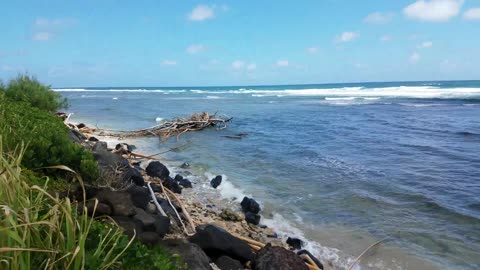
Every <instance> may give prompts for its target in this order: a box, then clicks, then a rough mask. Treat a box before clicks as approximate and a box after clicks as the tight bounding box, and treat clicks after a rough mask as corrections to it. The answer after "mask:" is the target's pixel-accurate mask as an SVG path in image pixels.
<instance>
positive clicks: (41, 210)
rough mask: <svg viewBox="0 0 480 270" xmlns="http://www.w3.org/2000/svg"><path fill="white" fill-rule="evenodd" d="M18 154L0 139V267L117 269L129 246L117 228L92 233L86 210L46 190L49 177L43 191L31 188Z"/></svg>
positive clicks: (21, 269) (93, 226) (52, 269)
mask: <svg viewBox="0 0 480 270" xmlns="http://www.w3.org/2000/svg"><path fill="white" fill-rule="evenodd" d="M0 139H1V136H0ZM22 150H23V149H21V148H19V149H17V150H16V151H15V152H13V153H9V154H7V153H6V152H4V151H3V150H2V142H1V140H0V186H1V187H2V188H1V189H0V206H1V207H0V247H1V252H0V269H12V270H30V269H50V270H56V269H58V270H60V269H61V270H63V269H73V270H77V269H78V270H80V269H109V268H119V267H121V262H120V261H119V259H120V258H121V256H122V253H123V252H124V251H125V250H126V249H128V248H129V245H130V243H131V242H129V241H127V242H126V243H124V242H123V241H125V236H124V235H123V234H122V232H121V230H120V229H119V228H118V227H116V226H110V227H109V228H108V230H100V231H98V230H92V228H95V225H94V224H96V223H95V222H94V220H93V219H90V218H88V216H87V214H86V213H87V210H86V208H83V209H80V210H79V211H77V206H76V205H75V204H72V203H71V202H70V200H69V199H68V198H65V199H59V198H57V197H54V196H52V195H50V194H49V193H48V192H47V191H46V190H47V188H48V182H49V181H48V178H46V179H45V180H46V181H45V182H44V183H43V185H42V186H41V187H40V186H37V185H33V186H31V185H29V184H28V183H27V182H26V181H25V179H24V176H23V174H22V169H21V167H20V163H21V157H22V154H23V151H22ZM127 240H128V239H127ZM93 241H94V245H92V243H93ZM117 246H121V247H122V248H121V249H119V248H117ZM89 265H92V266H94V268H90V267H88V266H89Z"/></svg>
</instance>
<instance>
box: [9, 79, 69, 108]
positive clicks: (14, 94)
mask: <svg viewBox="0 0 480 270" xmlns="http://www.w3.org/2000/svg"><path fill="white" fill-rule="evenodd" d="M1 88H2V86H1V85H0V89H1ZM3 88H4V92H5V96H6V97H7V98H9V99H10V100H12V101H23V102H27V103H28V104H30V105H31V106H33V107H36V108H39V109H41V110H45V111H48V112H56V111H57V110H59V109H63V108H67V107H68V102H67V99H66V98H63V97H62V95H60V94H59V93H56V92H54V91H53V90H51V89H50V87H49V86H46V85H44V84H42V83H40V82H39V81H38V80H37V79H36V78H35V77H33V76H28V75H18V76H17V78H15V79H13V80H11V81H10V82H9V83H8V84H7V86H5V87H3Z"/></svg>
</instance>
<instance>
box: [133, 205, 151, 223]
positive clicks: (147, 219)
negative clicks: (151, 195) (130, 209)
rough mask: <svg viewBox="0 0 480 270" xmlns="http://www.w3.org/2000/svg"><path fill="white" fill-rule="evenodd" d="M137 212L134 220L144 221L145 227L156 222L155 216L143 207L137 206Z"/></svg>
mask: <svg viewBox="0 0 480 270" xmlns="http://www.w3.org/2000/svg"><path fill="white" fill-rule="evenodd" d="M135 211H136V214H135V216H133V219H134V220H137V221H139V222H140V223H142V226H143V227H148V226H152V225H153V224H154V223H155V218H153V216H152V215H150V214H148V213H147V212H145V210H143V209H142V208H138V207H137V208H135Z"/></svg>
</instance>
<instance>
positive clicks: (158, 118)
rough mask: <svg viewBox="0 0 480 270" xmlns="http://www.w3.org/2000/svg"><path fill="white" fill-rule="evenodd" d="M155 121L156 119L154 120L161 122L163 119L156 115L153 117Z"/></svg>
mask: <svg viewBox="0 0 480 270" xmlns="http://www.w3.org/2000/svg"><path fill="white" fill-rule="evenodd" d="M155 121H156V122H162V121H163V118H162V117H157V118H155Z"/></svg>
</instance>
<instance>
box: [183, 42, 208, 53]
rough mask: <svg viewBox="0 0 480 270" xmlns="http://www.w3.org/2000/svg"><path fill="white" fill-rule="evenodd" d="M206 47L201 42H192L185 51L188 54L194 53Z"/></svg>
mask: <svg viewBox="0 0 480 270" xmlns="http://www.w3.org/2000/svg"><path fill="white" fill-rule="evenodd" d="M206 49H207V47H205V46H203V45H202V44H193V45H190V46H188V47H187V52H188V53H189V54H196V53H200V52H203V51H205V50H206Z"/></svg>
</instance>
